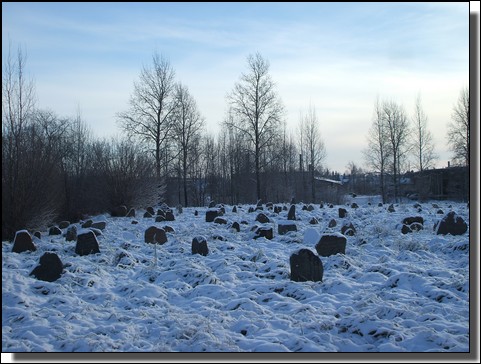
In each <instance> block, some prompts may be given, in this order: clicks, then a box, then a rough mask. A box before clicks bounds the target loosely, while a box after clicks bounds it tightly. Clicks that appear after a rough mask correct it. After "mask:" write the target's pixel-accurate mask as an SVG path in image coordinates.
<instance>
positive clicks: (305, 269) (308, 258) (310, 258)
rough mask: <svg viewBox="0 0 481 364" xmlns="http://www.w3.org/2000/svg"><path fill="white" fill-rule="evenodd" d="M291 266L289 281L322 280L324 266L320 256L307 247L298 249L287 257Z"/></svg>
mask: <svg viewBox="0 0 481 364" xmlns="http://www.w3.org/2000/svg"><path fill="white" fill-rule="evenodd" d="M289 263H290V267H291V281H294V282H306V281H313V282H322V276H323V274H324V267H323V265H322V261H321V258H319V257H318V256H317V255H315V254H314V253H313V252H312V251H310V250H309V249H300V250H299V251H298V252H297V253H294V254H292V255H291V257H290V259H289Z"/></svg>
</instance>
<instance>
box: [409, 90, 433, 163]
mask: <svg viewBox="0 0 481 364" xmlns="http://www.w3.org/2000/svg"><path fill="white" fill-rule="evenodd" d="M412 120H413V124H414V128H413V130H414V142H413V154H414V156H415V157H416V161H417V167H418V169H419V171H421V172H422V171H423V170H425V169H430V168H433V167H434V162H435V161H436V159H437V155H436V153H435V152H434V144H433V136H432V134H431V132H430V131H429V130H428V126H427V123H428V118H427V116H426V114H425V113H424V110H423V108H422V105H421V96H419V95H418V97H417V98H416V105H415V107H414V115H413V118H412Z"/></svg>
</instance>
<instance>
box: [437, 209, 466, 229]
mask: <svg viewBox="0 0 481 364" xmlns="http://www.w3.org/2000/svg"><path fill="white" fill-rule="evenodd" d="M467 230H468V225H467V224H466V222H465V221H464V220H463V218H462V217H461V216H458V215H457V214H456V213H455V212H454V211H451V212H448V214H447V215H445V216H444V217H443V218H442V220H441V221H440V222H439V223H438V224H437V229H436V234H437V235H440V234H441V235H447V234H451V235H462V234H464V233H465V232H466V231H467Z"/></svg>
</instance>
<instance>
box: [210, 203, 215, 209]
mask: <svg viewBox="0 0 481 364" xmlns="http://www.w3.org/2000/svg"><path fill="white" fill-rule="evenodd" d="M213 207H215V201H211V202H210V203H209V209H211V208H213Z"/></svg>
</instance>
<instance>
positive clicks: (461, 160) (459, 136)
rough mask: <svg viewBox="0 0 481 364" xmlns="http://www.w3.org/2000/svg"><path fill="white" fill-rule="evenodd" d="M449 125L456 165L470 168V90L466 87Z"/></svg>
mask: <svg viewBox="0 0 481 364" xmlns="http://www.w3.org/2000/svg"><path fill="white" fill-rule="evenodd" d="M451 120H452V122H451V123H449V124H448V143H449V145H450V147H451V151H452V152H453V160H454V162H455V163H456V164H461V165H462V164H464V165H465V166H469V89H468V88H467V87H464V88H463V89H462V90H461V92H460V94H459V98H458V101H457V103H456V104H455V105H454V108H453V113H452V115H451Z"/></svg>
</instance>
